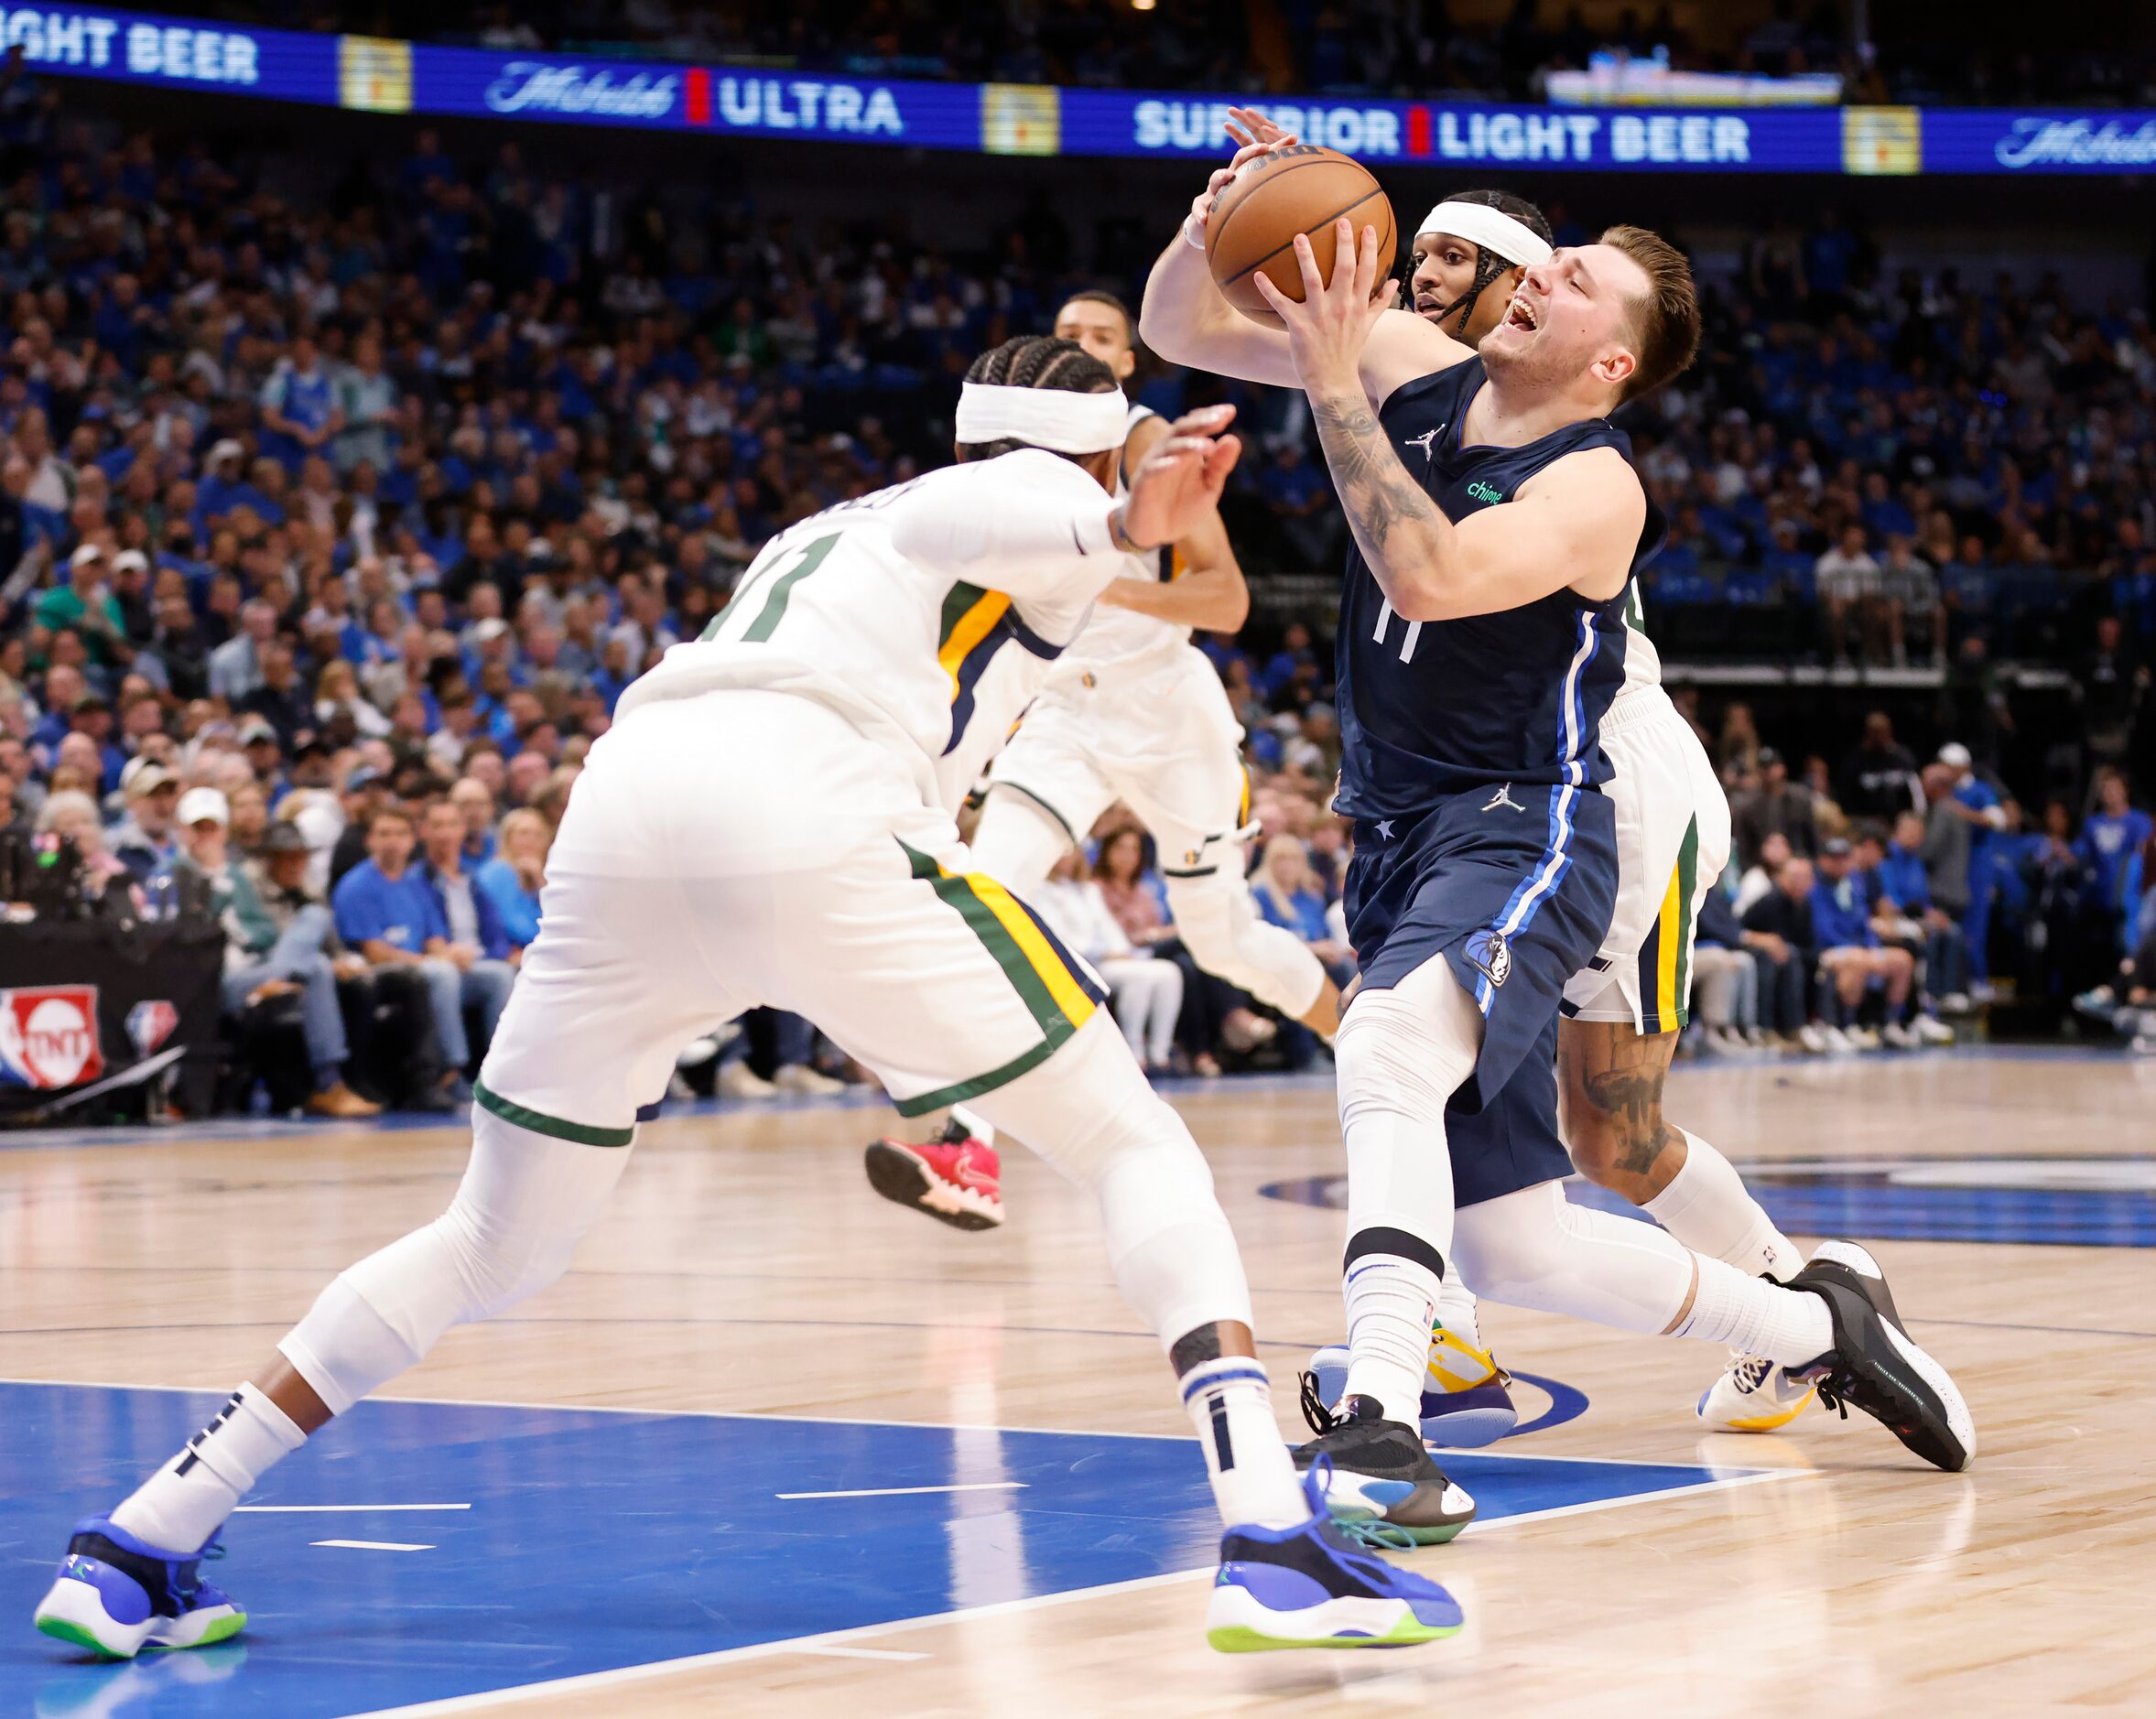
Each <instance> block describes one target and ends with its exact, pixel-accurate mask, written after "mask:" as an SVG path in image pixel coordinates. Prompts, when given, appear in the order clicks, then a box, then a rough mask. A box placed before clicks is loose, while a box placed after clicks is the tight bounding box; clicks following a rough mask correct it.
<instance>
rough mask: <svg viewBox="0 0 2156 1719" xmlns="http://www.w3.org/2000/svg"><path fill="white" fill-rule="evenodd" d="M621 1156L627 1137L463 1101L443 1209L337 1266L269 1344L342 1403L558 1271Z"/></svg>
mask: <svg viewBox="0 0 2156 1719" xmlns="http://www.w3.org/2000/svg"><path fill="white" fill-rule="evenodd" d="M628 1160H629V1151H628V1149H627V1148H625V1147H609V1146H584V1145H579V1144H577V1143H575V1142H573V1141H563V1140H555V1139H552V1138H550V1137H549V1136H547V1135H544V1134H535V1133H532V1132H530V1131H529V1130H525V1129H521V1128H518V1127H516V1126H515V1124H514V1123H510V1122H506V1121H504V1120H503V1119H501V1118H500V1117H498V1116H495V1115H494V1114H493V1112H492V1111H489V1110H482V1109H480V1108H477V1107H476V1106H475V1107H473V1109H472V1134H471V1162H470V1164H469V1165H467V1166H466V1168H465V1171H464V1180H463V1183H462V1184H461V1185H460V1187H459V1188H458V1189H457V1197H456V1198H455V1199H454V1200H452V1201H450V1209H449V1210H448V1211H446V1212H444V1213H443V1214H442V1215H441V1216H439V1217H438V1218H436V1219H435V1220H434V1222H433V1223H431V1224H428V1226H427V1227H425V1228H423V1229H416V1230H414V1231H413V1232H412V1233H411V1234H410V1235H408V1236H406V1237H405V1238H403V1239H402V1240H401V1241H393V1242H391V1243H390V1244H389V1246H388V1247H386V1248H385V1249H382V1250H381V1251H380V1252H379V1253H374V1254H371V1255H369V1256H368V1257H367V1258H366V1259H364V1260H361V1261H360V1262H359V1263H358V1264H357V1265H355V1266H353V1267H352V1268H351V1269H350V1270H347V1271H345V1272H344V1273H343V1274H342V1275H341V1276H340V1277H339V1278H338V1279H337V1280H336V1281H334V1282H332V1283H331V1284H330V1286H329V1288H327V1289H325V1290H324V1291H323V1292H321V1294H320V1297H319V1298H318V1299H317V1300H316V1302H315V1304H314V1306H313V1307H312V1308H311V1309H310V1310H309V1313H308V1314H307V1317H306V1318H304V1319H302V1320H301V1321H300V1322H299V1324H298V1325H297V1326H295V1327H294V1328H293V1330H292V1333H291V1335H288V1336H287V1337H286V1338H285V1340H284V1341H283V1342H282V1343H280V1344H279V1345H278V1346H277V1347H278V1348H279V1350H280V1351H282V1353H283V1355H284V1357H285V1358H286V1359H287V1361H289V1362H290V1363H291V1364H292V1368H293V1370H294V1371H295V1372H297V1373H298V1375H299V1377H300V1378H304V1379H305V1380H306V1381H307V1382H308V1384H309V1385H310V1386H312V1387H313V1389H314V1392H315V1394H316V1395H317V1396H318V1397H320V1399H321V1400H322V1401H323V1402H324V1403H325V1404H327V1405H328V1407H329V1409H330V1412H331V1413H333V1414H342V1413H343V1412H344V1411H346V1410H348V1409H350V1408H351V1407H352V1404H353V1403H355V1402H357V1401H358V1400H360V1399H361V1398H363V1397H364V1396H366V1395H368V1394H369V1393H370V1392H373V1391H375V1390H378V1389H381V1387H382V1386H383V1385H385V1384H386V1383H387V1382H388V1381H389V1380H390V1379H392V1378H395V1377H396V1375H397V1374H399V1373H401V1372H403V1371H404V1370H405V1369H406V1368H409V1367H412V1366H414V1365H415V1364H417V1361H418V1360H419V1359H420V1357H422V1356H424V1355H425V1354H426V1353H427V1352H428V1350H429V1349H431V1348H432V1347H433V1346H435V1344H436V1343H438V1342H439V1341H440V1339H441V1335H442V1334H443V1333H444V1332H445V1331H447V1330H448V1329H449V1328H450V1326H451V1325H459V1324H471V1322H472V1321H474V1320H479V1319H487V1318H491V1317H493V1315H494V1314H498V1313H501V1312H502V1311H504V1309H505V1308H508V1307H510V1306H512V1305H514V1304H515V1303H517V1302H519V1301H522V1300H523V1299H524V1298H525V1296H527V1295H530V1294H532V1293H533V1292H536V1291H538V1290H541V1289H544V1288H545V1287H546V1286H547V1284H549V1283H551V1282H552V1281H554V1280H555V1279H556V1278H558V1277H559V1276H560V1275H561V1273H562V1272H563V1271H564V1270H566V1269H567V1268H568V1265H569V1256H570V1255H571V1254H572V1253H573V1252H575V1251H576V1246H577V1243H578V1242H580V1241H581V1240H582V1239H583V1238H584V1233H585V1232H586V1231H587V1230H589V1229H590V1227H591V1226H592V1224H593V1223H595V1222H596V1221H597V1220H598V1217H599V1214H600V1212H601V1209H602V1208H603V1207H604V1206H605V1205H606V1200H607V1196H608V1195H611V1194H612V1192H613V1186H614V1184H615V1183H616V1182H618V1181H619V1180H620V1179H621V1174H622V1169H623V1165H625V1164H626V1163H627V1162H628Z"/></svg>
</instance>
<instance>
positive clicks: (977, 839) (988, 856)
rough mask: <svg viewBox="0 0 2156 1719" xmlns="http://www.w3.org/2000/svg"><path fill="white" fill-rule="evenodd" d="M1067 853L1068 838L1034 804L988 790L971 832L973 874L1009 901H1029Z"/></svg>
mask: <svg viewBox="0 0 2156 1719" xmlns="http://www.w3.org/2000/svg"><path fill="white" fill-rule="evenodd" d="M1069 851H1070V832H1069V831H1068V830H1067V829H1065V828H1064V827H1063V826H1062V825H1061V824H1060V823H1059V822H1057V821H1056V817H1055V816H1054V815H1052V814H1051V813H1050V812H1049V811H1048V810H1047V808H1046V807H1045V806H1044V805H1041V803H1040V802H1039V801H1038V800H1035V799H1033V798H1031V797H1030V796H1028V795H1024V794H1022V793H1019V792H1017V791H1016V790H1014V789H1012V788H1007V787H991V789H990V790H989V791H988V798H987V800H986V801H985V802H984V803H983V804H982V805H981V808H980V823H979V824H978V825H977V826H976V827H974V831H973V841H972V852H973V869H974V870H977V871H985V872H987V873H988V875H989V876H990V877H991V878H993V879H995V881H997V882H998V883H1001V884H1002V886H1003V887H1004V888H1005V889H1007V890H1009V891H1010V892H1012V893H1013V895H1020V896H1025V895H1031V894H1032V893H1033V892H1035V890H1037V889H1039V888H1040V886H1041V885H1042V884H1044V883H1045V882H1046V881H1048V873H1049V872H1051V871H1053V870H1055V869H1056V861H1057V860H1060V859H1062V858H1063V856H1064V855H1065V854H1067V853H1068V852H1069Z"/></svg>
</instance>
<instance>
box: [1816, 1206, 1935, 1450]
mask: <svg viewBox="0 0 2156 1719" xmlns="http://www.w3.org/2000/svg"><path fill="white" fill-rule="evenodd" d="M1789 1286H1790V1288H1792V1289H1801V1290H1810V1291H1811V1292H1812V1293H1813V1294H1815V1295H1817V1296H1820V1297H1821V1298H1823V1299H1824V1300H1825V1301H1826V1309H1827V1315H1828V1317H1829V1318H1831V1319H1832V1320H1833V1321H1834V1347H1833V1348H1832V1349H1830V1350H1829V1351H1828V1352H1827V1353H1826V1354H1825V1355H1823V1356H1821V1357H1819V1358H1818V1360H1816V1361H1815V1362H1813V1363H1812V1364H1811V1365H1810V1366H1808V1367H1793V1368H1790V1369H1789V1371H1790V1373H1791V1374H1792V1375H1793V1377H1795V1378H1804V1379H1811V1380H1814V1381H1815V1382H1816V1383H1817V1384H1818V1387H1819V1400H1820V1401H1821V1402H1822V1403H1824V1404H1826V1407H1827V1408H1829V1409H1838V1410H1840V1411H1841V1413H1842V1417H1843V1419H1845V1420H1847V1418H1848V1412H1849V1411H1848V1409H1847V1408H1845V1407H1843V1405H1844V1404H1848V1405H1850V1406H1852V1407H1855V1408H1858V1409H1861V1410H1863V1411H1864V1412H1865V1413H1866V1414H1868V1415H1869V1416H1871V1417H1872V1419H1873V1420H1875V1421H1879V1422H1883V1423H1884V1424H1885V1426H1886V1428H1887V1430H1888V1431H1889V1432H1891V1433H1892V1434H1893V1435H1894V1436H1895V1437H1896V1438H1898V1439H1900V1440H1901V1443H1904V1444H1906V1445H1907V1446H1908V1447H1909V1448H1910V1449H1911V1450H1912V1451H1914V1452H1915V1453H1916V1454H1918V1455H1919V1456H1921V1457H1923V1459H1924V1461H1926V1462H1927V1463H1930V1464H1932V1465H1934V1467H1938V1468H1944V1469H1946V1470H1947V1471H1948V1472H1950V1473H1958V1472H1960V1471H1961V1470H1962V1469H1964V1468H1966V1467H1967V1466H1968V1465H1969V1464H1970V1463H1972V1462H1973V1461H1975V1460H1976V1455H1977V1423H1976V1421H1975V1418H1974V1417H1973V1416H1971V1415H1970V1413H1969V1406H1968V1404H1967V1403H1966V1402H1965V1401H1963V1400H1962V1395H1961V1392H1960V1391H1959V1390H1957V1389H1956V1388H1955V1384H1954V1380H1953V1379H1951V1378H1948V1377H1947V1375H1946V1369H1945V1368H1943V1367H1941V1366H1940V1365H1939V1363H1938V1362H1936V1361H1934V1359H1933V1358H1932V1357H1930V1356H1928V1355H1926V1354H1925V1353H1924V1352H1923V1350H1922V1349H1920V1348H1918V1347H1917V1346H1916V1345H1915V1344H1914V1343H1912V1342H1911V1341H1910V1337H1909V1334H1908V1333H1907V1332H1906V1331H1904V1330H1903V1329H1902V1328H1901V1314H1898V1313H1896V1312H1895V1311H1894V1298H1893V1296H1892V1295H1891V1294H1890V1293H1889V1292H1888V1290H1887V1280H1886V1274H1885V1273H1884V1272H1883V1271H1881V1270H1880V1265H1879V1261H1878V1260H1875V1259H1873V1258H1872V1257H1871V1255H1870V1254H1869V1253H1868V1252H1866V1251H1865V1250H1864V1249H1862V1248H1859V1247H1858V1246H1857V1244H1856V1243H1855V1242H1853V1241H1829V1242H1823V1243H1822V1244H1821V1245H1820V1247H1819V1249H1818V1251H1817V1252H1815V1254H1813V1256H1812V1262H1811V1263H1810V1264H1809V1265H1807V1266H1806V1267H1805V1268H1804V1270H1802V1271H1799V1272H1798V1273H1797V1274H1796V1276H1795V1277H1793V1278H1792V1279H1791V1280H1790V1284H1789Z"/></svg>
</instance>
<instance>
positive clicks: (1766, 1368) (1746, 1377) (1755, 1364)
mask: <svg viewBox="0 0 2156 1719" xmlns="http://www.w3.org/2000/svg"><path fill="white" fill-rule="evenodd" d="M1773 1369H1774V1363H1773V1362H1771V1361H1770V1360H1769V1359H1768V1358H1767V1357H1765V1356H1763V1355H1746V1356H1740V1357H1738V1360H1737V1362H1736V1364H1735V1365H1734V1366H1733V1367H1731V1368H1730V1369H1729V1370H1730V1371H1731V1372H1732V1373H1734V1374H1735V1375H1736V1377H1737V1389H1739V1390H1741V1391H1743V1392H1744V1393H1745V1394H1746V1395H1747V1396H1750V1394H1751V1393H1752V1392H1753V1391H1755V1390H1757V1389H1760V1387H1761V1386H1762V1385H1764V1384H1765V1383H1766V1382H1767V1375H1768V1374H1769V1373H1771V1371H1773Z"/></svg>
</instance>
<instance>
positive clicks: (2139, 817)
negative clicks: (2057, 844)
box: [2074, 768, 2151, 940]
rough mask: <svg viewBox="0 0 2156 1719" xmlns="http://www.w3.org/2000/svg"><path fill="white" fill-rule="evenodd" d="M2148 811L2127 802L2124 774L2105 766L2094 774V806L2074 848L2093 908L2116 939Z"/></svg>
mask: <svg viewBox="0 0 2156 1719" xmlns="http://www.w3.org/2000/svg"><path fill="white" fill-rule="evenodd" d="M2150 828H2151V820H2150V817H2149V815H2148V813H2146V812H2143V811H2139V810H2137V809H2136V808H2135V807H2134V806H2133V805H2130V804H2129V803H2128V800H2127V791H2126V773H2124V772H2123V771H2121V770H2118V769H2116V768H2106V769H2105V770H2103V771H2101V772H2099V773H2097V776H2096V810H2095V811H2093V812H2091V813H2090V814H2089V815H2088V816H2087V817H2086V819H2085V820H2084V821H2083V823H2082V826H2081V834H2080V835H2079V836H2078V837H2077V838H2075V842H2074V851H2075V854H2076V855H2078V856H2079V857H2080V860H2081V862H2082V863H2083V864H2084V865H2086V867H2088V870H2089V878H2090V893H2091V895H2092V896H2093V897H2094V899H2095V903H2096V911H2097V912H2098V914H2101V916H2102V917H2103V919H2104V920H2105V922H2106V924H2107V928H2108V930H2109V933H2110V935H2111V936H2112V938H2113V939H2114V940H2117V939H2118V935H2119V933H2120V929H2121V927H2122V926H2123V925H2124V924H2125V923H2126V914H2127V900H2126V871H2127V866H2128V864H2129V861H2130V860H2132V859H2133V858H2134V856H2135V855H2137V854H2139V853H2140V851H2141V849H2143V848H2145V847H2147V846H2148V845H2149V833H2150Z"/></svg>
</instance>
